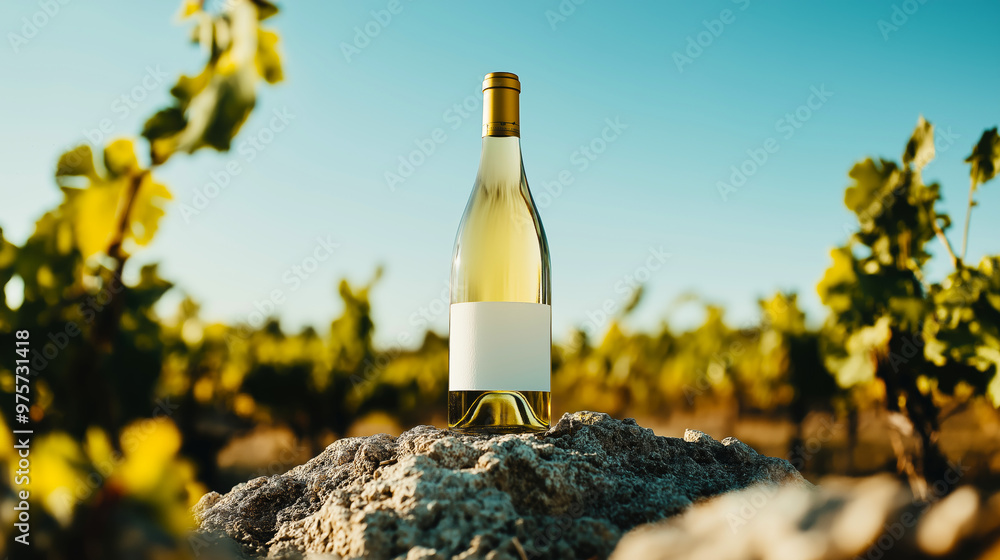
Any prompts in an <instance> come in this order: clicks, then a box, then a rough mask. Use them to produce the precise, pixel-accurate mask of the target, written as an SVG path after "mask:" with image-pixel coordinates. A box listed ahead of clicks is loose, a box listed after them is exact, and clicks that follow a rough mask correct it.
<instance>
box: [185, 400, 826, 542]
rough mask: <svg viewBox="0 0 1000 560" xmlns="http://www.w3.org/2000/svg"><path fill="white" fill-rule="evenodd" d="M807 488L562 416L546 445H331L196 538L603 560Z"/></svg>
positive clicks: (216, 511) (227, 501)
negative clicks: (733, 509)
mask: <svg viewBox="0 0 1000 560" xmlns="http://www.w3.org/2000/svg"><path fill="white" fill-rule="evenodd" d="M788 484H791V485H793V486H802V487H808V486H809V484H808V483H807V482H805V481H804V479H803V478H802V476H801V475H800V474H799V473H798V472H797V471H796V470H795V469H794V468H793V467H792V465H791V464H790V463H788V461H785V460H783V459H775V458H772V457H765V456H762V455H758V454H757V453H756V452H755V451H754V450H753V449H751V448H750V447H748V446H747V445H746V444H744V443H742V442H740V441H739V440H736V439H732V438H727V439H726V440H723V442H721V443H720V442H718V441H716V440H714V439H712V438H710V437H708V436H707V435H705V434H702V433H701V432H694V431H691V430H689V431H688V432H687V433H686V434H685V437H684V439H679V438H669V437H659V436H656V435H654V434H653V432H652V430H650V429H648V428H643V427H641V426H639V425H638V424H636V422H635V420H632V419H626V420H615V419H613V418H611V417H610V416H608V415H606V414H598V413H592V412H578V413H575V414H566V415H564V416H563V417H562V419H560V420H559V422H558V423H557V424H555V425H554V426H552V428H551V429H549V431H548V432H545V433H544V434H537V435H535V434H519V435H499V436H472V435H461V434H457V433H454V432H449V431H446V430H439V429H437V428H433V427H430V426H419V427H416V428H413V429H412V430H409V431H407V432H405V433H403V434H402V435H400V436H399V437H398V438H392V437H390V436H387V435H384V434H382V435H377V436H371V437H362V438H346V439H342V440H339V441H336V442H334V443H333V444H331V445H330V446H329V447H327V448H326V450H324V451H323V452H322V453H320V454H319V455H318V456H317V457H315V458H313V459H312V460H311V461H309V462H308V463H306V464H304V465H301V466H299V467H296V468H295V469H292V470H291V471H289V472H287V473H285V474H282V475H277V476H272V477H261V478H256V479H254V480H250V481H248V482H246V483H243V484H240V485H238V486H236V487H235V488H233V489H232V490H231V491H230V492H229V493H228V494H226V495H224V496H220V495H219V494H217V493H214V492H213V493H209V494H207V495H206V496H204V497H203V498H202V499H201V501H200V502H199V503H198V505H197V506H195V516H196V519H197V521H198V523H199V527H200V529H199V530H200V531H201V535H203V536H204V537H205V538H206V541H210V540H211V539H216V540H217V541H218V540H221V539H223V538H224V539H227V540H228V539H232V540H233V541H235V542H237V543H239V545H240V546H241V547H242V549H243V551H244V553H246V554H247V555H248V556H251V557H252V556H267V557H269V558H289V559H291V558H304V557H306V556H307V555H308V556H309V557H316V558H321V557H326V556H324V555H330V557H332V558H337V557H346V558H358V557H365V558H375V559H379V558H386V559H389V558H392V559H400V560H402V559H418V558H419V559H438V558H442V559H443V558H489V559H496V560H500V559H511V560H521V559H526V558H592V557H597V558H605V557H607V556H608V555H609V554H610V553H611V551H612V550H613V549H614V547H615V544H616V543H617V542H618V540H619V538H620V537H621V536H622V535H623V534H624V533H626V532H627V531H629V530H630V529H632V528H634V527H637V526H639V525H642V524H646V523H650V522H655V521H658V520H661V519H664V518H667V517H670V516H673V515H676V514H678V513H680V512H682V511H684V510H686V509H687V508H689V507H690V506H691V505H692V504H693V503H695V502H698V501H701V500H704V499H706V498H709V497H711V496H715V495H718V494H721V493H724V492H729V491H732V490H738V489H742V488H747V487H760V486H761V485H763V486H765V487H776V486H778V485H788Z"/></svg>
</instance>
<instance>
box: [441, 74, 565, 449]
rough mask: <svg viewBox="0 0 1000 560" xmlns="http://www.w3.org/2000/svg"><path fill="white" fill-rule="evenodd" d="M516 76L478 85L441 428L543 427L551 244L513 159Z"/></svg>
mask: <svg viewBox="0 0 1000 560" xmlns="http://www.w3.org/2000/svg"><path fill="white" fill-rule="evenodd" d="M520 92H521V82H520V81H519V80H518V78H517V76H516V75H515V74H511V73H509V72H493V73H491V74H487V75H486V79H485V80H484V81H483V151H482V156H481V158H480V161H479V173H478V174H477V176H476V182H475V184H474V185H473V187H472V195H471V196H470V197H469V203H468V205H467V206H466V207H465V214H464V215H463V216H462V221H461V223H460V225H459V226H458V235H457V237H456V239H455V254H454V257H453V259H452V265H451V308H450V312H449V343H448V426H449V427H450V428H452V429H454V430H458V431H462V432H471V433H516V432H538V431H544V430H547V429H548V427H549V416H550V414H551V412H550V406H551V403H550V378H551V360H550V357H549V354H550V351H551V346H552V307H551V301H550V297H551V296H550V292H551V288H550V279H549V247H548V242H547V241H546V240H545V231H544V230H543V229H542V222H541V220H539V218H538V211H537V210H536V208H535V202H534V201H533V200H532V198H531V192H530V191H529V190H528V181H527V179H526V178H525V175H524V166H523V165H522V163H521V139H520V136H521V131H520V117H519V115H518V107H519V105H518V97H519V95H520Z"/></svg>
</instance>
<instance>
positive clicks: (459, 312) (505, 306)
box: [448, 301, 552, 391]
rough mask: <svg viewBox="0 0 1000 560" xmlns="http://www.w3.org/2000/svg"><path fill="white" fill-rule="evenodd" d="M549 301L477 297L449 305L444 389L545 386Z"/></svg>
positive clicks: (537, 388) (544, 388) (549, 338)
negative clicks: (475, 300) (536, 301)
mask: <svg viewBox="0 0 1000 560" xmlns="http://www.w3.org/2000/svg"><path fill="white" fill-rule="evenodd" d="M551 348H552V306H550V305H546V304H543V303H519V302H511V301H479V302H472V303H453V304H451V320H450V332H449V343H448V390H450V391H548V390H549V389H550V377H551V361H550V359H549V352H550V351H551Z"/></svg>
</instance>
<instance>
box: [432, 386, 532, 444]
mask: <svg viewBox="0 0 1000 560" xmlns="http://www.w3.org/2000/svg"><path fill="white" fill-rule="evenodd" d="M551 394H552V393H551V392H549V391H449V392H448V428H449V429H452V430H455V431H458V432H462V433H468V434H517V433H531V432H544V431H546V430H548V429H549V417H550V414H551V413H550V408H551V402H550V401H551Z"/></svg>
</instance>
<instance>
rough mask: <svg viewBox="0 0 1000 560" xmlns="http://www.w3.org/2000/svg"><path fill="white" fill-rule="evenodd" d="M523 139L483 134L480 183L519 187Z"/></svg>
mask: <svg viewBox="0 0 1000 560" xmlns="http://www.w3.org/2000/svg"><path fill="white" fill-rule="evenodd" d="M522 170H523V167H522V165H521V139H520V138H518V137H517V136H483V151H482V154H481V155H480V158H479V181H478V182H479V184H480V185H482V186H484V187H486V188H488V189H490V188H497V187H499V188H513V189H517V188H519V186H520V184H521V174H522V173H523V171H522Z"/></svg>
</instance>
